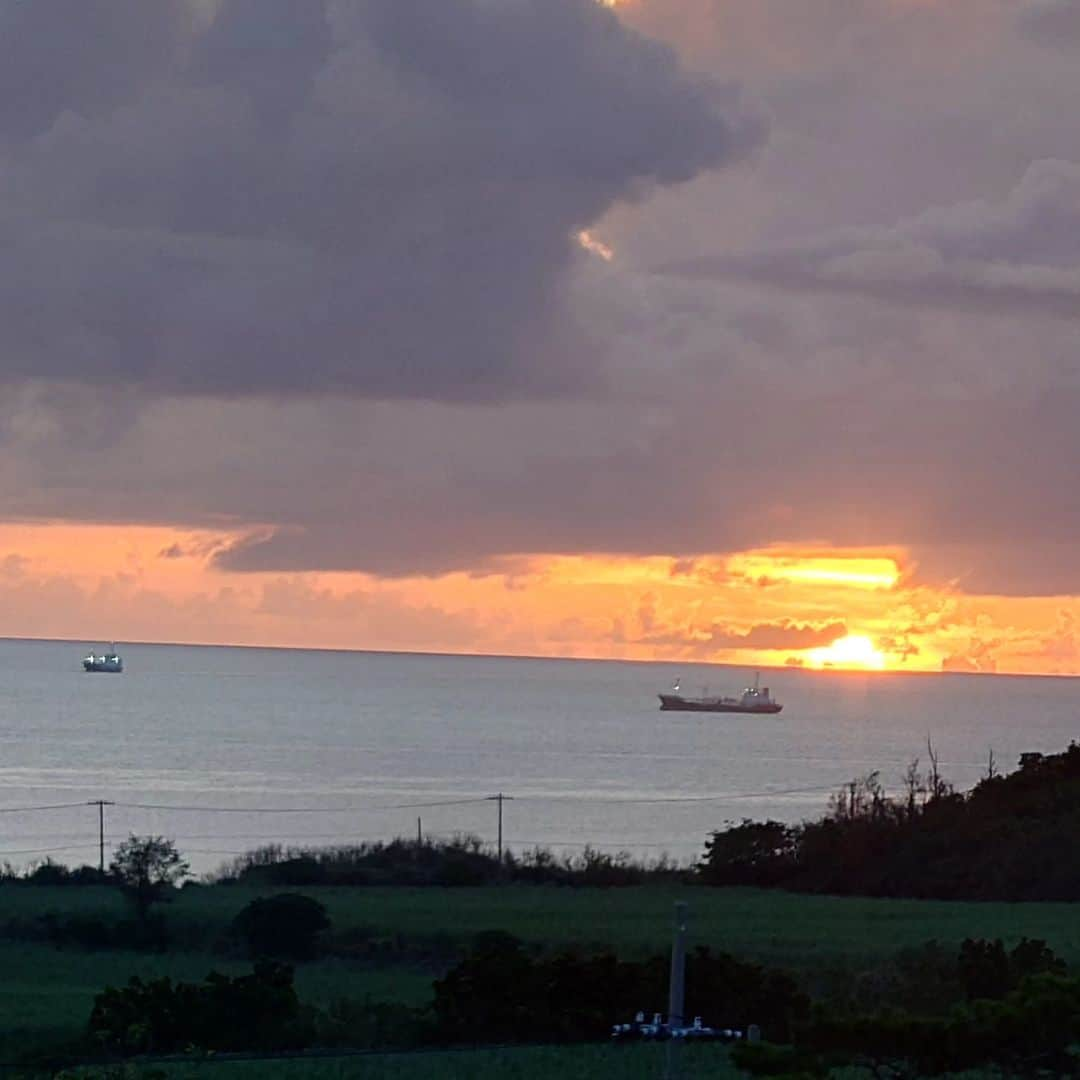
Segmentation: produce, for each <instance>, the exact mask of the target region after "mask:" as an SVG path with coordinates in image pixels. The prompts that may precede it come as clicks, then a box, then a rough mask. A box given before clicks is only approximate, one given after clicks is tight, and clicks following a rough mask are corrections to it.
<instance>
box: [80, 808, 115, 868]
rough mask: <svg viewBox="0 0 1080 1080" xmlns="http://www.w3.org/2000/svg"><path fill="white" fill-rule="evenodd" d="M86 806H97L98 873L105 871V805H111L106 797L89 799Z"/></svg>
mask: <svg viewBox="0 0 1080 1080" xmlns="http://www.w3.org/2000/svg"><path fill="white" fill-rule="evenodd" d="M86 805H87V806H96V807H97V808H98V873H101V874H104V873H105V807H106V806H112V805H113V804H112V802H110V801H109V800H108V799H91V800H90V801H89V802H88V803H87V804H86Z"/></svg>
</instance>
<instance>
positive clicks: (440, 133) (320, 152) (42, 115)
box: [0, 0, 760, 401]
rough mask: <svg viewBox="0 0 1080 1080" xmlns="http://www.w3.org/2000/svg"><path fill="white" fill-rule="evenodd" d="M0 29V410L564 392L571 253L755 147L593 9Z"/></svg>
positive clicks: (237, 12) (575, 346) (570, 369)
mask: <svg viewBox="0 0 1080 1080" xmlns="http://www.w3.org/2000/svg"><path fill="white" fill-rule="evenodd" d="M0 28H2V34H0V71H2V72H3V74H2V75H0V80H2V81H0V99H2V100H3V101H4V102H6V104H5V105H4V106H0V197H2V203H3V206H4V210H3V212H2V213H0V236H2V238H3V244H2V245H0V251H2V252H3V254H2V255H0V327H2V330H0V378H4V379H6V380H8V381H10V380H13V379H22V378H28V377H36V378H49V379H65V380H73V381H77V382H85V383H96V384H102V383H105V384H108V383H123V384H134V385H137V386H138V388H139V389H140V390H141V391H143V392H145V393H158V394H161V393H166V394H202V395H223V396H244V395H258V394H262V395H277V396H285V395H295V394H307V393H316V394H331V393H333V394H345V395H353V396H362V397H370V398H380V399H393V398H421V399H428V400H461V401H472V400H499V399H511V398H523V397H534V396H539V397H550V396H552V395H557V394H561V393H565V392H567V391H568V390H570V389H572V388H573V389H580V388H581V387H582V386H587V385H589V384H591V383H593V382H595V381H596V379H597V378H598V377H599V372H598V371H597V370H596V369H595V367H590V366H589V365H585V364H582V363H580V362H579V361H578V357H577V356H576V355H575V350H580V349H582V348H584V347H585V345H584V343H585V341H586V337H585V335H584V333H583V331H582V330H581V329H580V328H574V327H573V326H571V325H570V324H569V323H568V322H567V320H566V319H565V308H564V305H563V302H562V298H561V295H560V291H561V287H562V279H563V276H564V274H565V272H566V271H567V269H568V267H570V266H571V264H572V261H573V259H574V257H575V245H574V242H573V236H574V235H575V233H576V232H577V231H578V230H580V229H582V228H585V227H586V226H588V225H589V224H591V223H592V222H593V221H595V220H596V219H597V218H598V217H600V216H601V215H602V214H603V213H604V212H605V211H606V210H607V209H609V208H610V207H611V205H612V204H613V203H614V202H615V201H616V200H618V199H620V198H625V197H627V196H629V195H631V194H633V193H641V192H642V191H645V190H647V189H648V187H649V186H650V185H655V184H672V183H678V182H680V181H686V180H689V179H690V178H691V177H693V176H694V175H695V174H697V173H698V172H700V171H701V170H703V169H707V168H713V167H716V166H718V165H721V164H723V163H725V162H727V161H730V160H733V159H735V158H737V157H739V156H741V155H742V154H743V153H744V152H745V151H746V150H747V149H748V148H749V147H750V146H752V145H753V144H754V143H755V142H757V141H758V140H759V137H760V130H759V127H758V125H757V124H756V123H755V122H754V121H752V120H750V119H748V118H747V117H746V116H745V115H744V114H743V113H741V112H740V110H739V107H738V104H737V100H736V97H735V95H734V93H733V92H732V91H731V90H730V89H725V88H724V87H723V86H722V85H721V84H720V83H718V82H716V81H714V80H711V79H709V78H706V77H702V76H691V75H688V74H687V73H686V72H684V71H682V70H680V68H679V65H678V63H677V60H676V58H675V55H674V53H673V52H672V51H670V49H668V48H667V47H666V46H663V45H660V44H658V43H656V42H653V41H649V40H646V39H644V38H642V37H640V36H638V35H636V34H635V33H633V32H632V31H629V30H627V29H626V28H624V27H623V25H622V24H621V23H620V22H619V21H618V20H617V18H616V17H615V16H614V15H613V14H612V13H611V12H610V11H608V10H607V9H605V8H602V7H600V6H599V5H597V4H595V3H593V2H592V0H513V2H511V3H507V4H491V3H487V2H484V0H446V2H443V3H440V4H439V5H437V7H436V8H425V9H424V10H423V12H420V10H419V9H417V8H416V7H414V6H413V5H411V4H407V3H405V4H403V3H400V2H399V0H362V2H356V0H308V2H305V3H297V2H295V0H217V3H216V4H214V5H212V6H207V5H206V4H205V3H204V4H202V5H199V4H196V3H195V0H162V2H161V3H157V2H155V3H152V4H147V3H144V2H142V0H61V2H58V3H51V4H38V3H33V4H27V3H22V2H21V0H0ZM4 90H7V93H3V91H4ZM16 103H17V106H16Z"/></svg>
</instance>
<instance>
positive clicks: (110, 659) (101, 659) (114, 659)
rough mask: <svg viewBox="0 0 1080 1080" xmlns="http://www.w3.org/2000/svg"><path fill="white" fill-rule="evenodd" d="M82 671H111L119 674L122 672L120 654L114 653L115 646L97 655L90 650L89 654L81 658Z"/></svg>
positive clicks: (122, 663) (122, 664) (122, 665)
mask: <svg viewBox="0 0 1080 1080" xmlns="http://www.w3.org/2000/svg"><path fill="white" fill-rule="evenodd" d="M82 666H83V670H84V671H112V672H116V673H117V674H119V673H120V672H121V671H123V670H124V661H123V660H122V659H121V658H120V654H119V653H118V652H117V651H116V645H115V644H113V645H110V646H109V651H108V652H107V653H98V654H97V655H95V654H94V652H93V651H92V650H91V652H90V653H89V654H88V655H87V656H85V657H84V658H83V662H82Z"/></svg>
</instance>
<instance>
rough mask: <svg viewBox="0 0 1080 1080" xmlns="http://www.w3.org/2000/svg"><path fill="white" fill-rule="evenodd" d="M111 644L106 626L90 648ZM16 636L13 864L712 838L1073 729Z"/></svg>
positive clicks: (1060, 683)
mask: <svg viewBox="0 0 1080 1080" xmlns="http://www.w3.org/2000/svg"><path fill="white" fill-rule="evenodd" d="M93 644H94V648H95V649H96V650H98V651H100V649H101V648H102V644H103V643H100V642H97V643H93ZM89 647H90V643H84V642H74V643H73V642H56V641H17V640H0V678H2V685H3V688H4V689H3V694H2V695H0V862H3V861H8V862H10V863H12V864H14V865H16V866H20V867H25V866H27V865H28V864H30V863H33V862H39V861H41V860H43V859H45V858H53V859H56V860H57V861H60V862H65V863H68V864H69V865H75V864H81V863H90V864H92V865H96V863H97V861H98V858H99V816H98V815H99V810H98V807H97V806H96V805H90V804H91V803H92V802H95V801H97V800H106V801H107V802H108V804H109V805H106V806H105V807H104V810H103V820H104V827H105V841H106V848H105V859H106V862H107V861H108V859H109V857H110V851H111V849H112V847H113V846H114V845H115V844H116V843H118V842H119V841H121V840H123V839H124V838H125V837H126V836H128V835H129V834H131V833H136V834H138V835H145V834H147V833H155V834H161V835H164V836H168V837H170V838H172V839H173V840H175V841H176V843H177V845H178V847H179V848H180V849H181V851H182V852H183V853H184V854H185V856H186V857H187V858H188V859H189V861H190V862H191V864H192V868H193V869H194V870H195V871H196V872H198V873H207V872H210V871H212V870H213V869H214V868H215V867H217V866H219V865H221V864H222V863H224V862H227V861H228V860H230V859H231V858H232V857H233V856H235V855H238V854H242V853H243V852H246V851H249V850H252V849H253V848H256V847H259V846H262V845H265V844H269V843H282V844H287V845H324V844H334V843H356V842H360V841H365V840H381V839H389V838H392V837H395V836H410V837H413V836H416V835H417V831H418V830H419V831H420V832H421V834H422V835H424V836H427V837H439V838H444V837H450V836H454V835H456V834H461V833H468V834H474V835H476V836H479V837H480V838H481V839H482V840H483V841H485V842H488V843H491V844H492V845H494V843H495V842H496V838H497V830H498V811H499V804H498V803H497V802H496V801H494V800H492V799H491V798H490V796H493V795H497V794H499V793H502V794H503V795H505V796H506V797H507V798H506V800H504V801H503V802H502V804H501V808H502V819H503V839H504V844H505V846H506V847H508V848H510V849H512V850H518V851H520V850H523V849H526V848H531V847H535V846H537V845H540V846H544V847H549V848H551V849H553V850H555V851H556V852H558V853H559V854H563V853H577V852H580V851H582V850H583V849H584V848H585V847H586V846H591V847H594V848H597V849H601V850H604V851H609V852H617V851H626V852H629V853H630V854H631V855H632V856H633V857H634V858H637V859H643V860H650V861H651V860H653V859H655V858H658V857H660V856H662V855H667V856H669V857H671V858H673V859H676V860H679V861H683V862H686V861H689V860H692V859H695V858H697V857H699V856H700V855H701V854H702V851H703V849H704V844H705V841H706V839H707V838H708V836H709V834H710V832H712V831H713V830H714V829H717V828H720V827H722V826H723V825H724V824H725V823H727V822H732V821H739V820H741V819H743V818H754V819H758V820H761V819H765V818H775V819H777V820H782V821H787V822H796V821H800V820H803V819H805V818H808V817H817V816H818V815H820V814H821V813H822V812H823V811H824V810H825V808H826V806H827V803H828V798H829V794H830V793H831V792H833V791H836V790H838V789H839V788H840V787H841V786H842V785H843V784H845V783H846V782H848V781H850V780H852V779H854V778H856V777H860V776H864V775H866V774H867V773H869V772H871V771H874V770H877V771H878V772H879V774H880V778H881V781H882V782H883V784H884V785H885V787H886V789H887V790H888V791H890V792H893V793H899V791H900V788H901V775H902V774H903V772H904V771H905V769H906V768H907V766H908V764H909V763H910V762H911V761H912V760H913V759H914V758H919V759H920V762H921V766H922V767H923V768H925V767H926V766H927V765H928V763H929V762H928V756H927V743H928V740H929V741H930V742H931V743H932V745H933V747H934V751H935V753H936V755H937V757H938V760H939V769H940V772H941V773H942V774H943V776H944V777H945V778H946V779H947V780H949V781H950V782H951V783H953V784H954V785H955V786H956V787H957V788H959V789H967V788H969V787H971V786H972V785H973V784H975V783H976V782H977V781H978V780H979V778H980V777H981V776H983V775H985V774H986V771H987V768H988V765H989V761H990V755H991V754H992V755H993V759H994V762H995V763H996V766H997V768H998V770H999V771H1006V772H1007V771H1011V770H1012V769H1014V768H1015V767H1016V764H1017V761H1018V759H1019V756H1020V754H1021V753H1025V752H1029V751H1037V752H1042V753H1055V752H1058V751H1061V750H1064V749H1065V748H1066V747H1067V746H1068V744H1069V742H1070V740H1072V739H1075V738H1080V680H1077V679H1063V678H1035V677H1027V676H1023V677H1021V676H998V675H957V674H950V675H935V674H930V675H923V674H892V673H881V672H867V673H861V672H839V671H823V672H810V671H802V670H797V669H783V670H769V671H762V672H761V681H762V684H764V685H768V686H769V687H770V689H771V691H772V694H773V696H774V697H776V698H777V699H778V700H780V701H782V702H783V703H784V710H783V712H782V713H780V714H779V715H777V716H747V715H717V714H708V713H669V712H664V713H661V712H660V711H659V708H658V705H659V703H658V701H657V697H656V695H657V692H658V691H661V690H665V689H667V688H668V687H670V686H671V684H672V683H673V681H674V680H675V679H676V678H679V679H680V680H681V683H682V688H683V692H684V693H688V694H696V693H698V692H699V691H700V690H707V691H708V692H710V693H737V692H738V691H739V690H740V689H741V688H742V686H744V685H746V684H747V683H748V682H750V681H752V680H753V676H754V672H753V671H747V670H745V669H740V668H727V667H722V666H713V665H701V664H686V663H682V664H667V663H651V664H649V663H629V662H615V661H586V660H542V659H515V658H497V657H471V656H469V657H464V656H431V655H410V654H396V653H362V652H357V653H349V652H321V651H309V650H290V649H259V648H224V647H203V646H179V645H149V644H124V645H121V647H120V651H121V652H122V654H123V657H124V663H125V672H124V674H122V675H113V674H87V673H85V672H84V671H83V670H82V666H81V659H82V656H83V655H84V654H85V653H86V652H87V650H88V648H89Z"/></svg>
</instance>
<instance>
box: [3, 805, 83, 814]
mask: <svg viewBox="0 0 1080 1080" xmlns="http://www.w3.org/2000/svg"><path fill="white" fill-rule="evenodd" d="M85 805H86V803H85V802H68V803H53V804H52V805H51V806H0V814H28V813H30V812H31V811H34V810H71V809H72V808H73V807H76V806H85Z"/></svg>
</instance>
